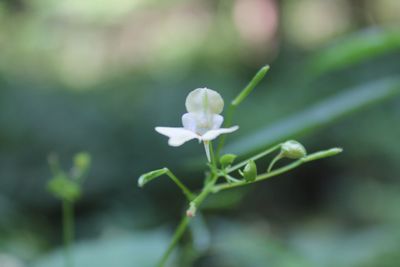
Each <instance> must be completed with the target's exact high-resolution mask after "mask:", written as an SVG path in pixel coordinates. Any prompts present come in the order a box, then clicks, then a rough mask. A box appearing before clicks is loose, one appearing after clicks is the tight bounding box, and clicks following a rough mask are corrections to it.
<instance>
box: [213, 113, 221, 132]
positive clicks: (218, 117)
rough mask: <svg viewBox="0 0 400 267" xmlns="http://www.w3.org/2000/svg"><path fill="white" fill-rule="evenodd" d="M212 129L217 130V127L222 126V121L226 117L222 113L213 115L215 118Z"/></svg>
mask: <svg viewBox="0 0 400 267" xmlns="http://www.w3.org/2000/svg"><path fill="white" fill-rule="evenodd" d="M212 121H213V122H212V124H213V125H212V129H213V130H216V129H219V128H220V127H221V125H222V123H223V122H224V117H222V116H221V115H218V114H216V115H213V118H212Z"/></svg>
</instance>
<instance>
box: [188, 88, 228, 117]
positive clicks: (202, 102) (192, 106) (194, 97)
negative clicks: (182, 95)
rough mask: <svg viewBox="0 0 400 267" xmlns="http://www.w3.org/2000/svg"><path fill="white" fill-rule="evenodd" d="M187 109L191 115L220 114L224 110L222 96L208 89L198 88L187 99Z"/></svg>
mask: <svg viewBox="0 0 400 267" xmlns="http://www.w3.org/2000/svg"><path fill="white" fill-rule="evenodd" d="M185 105H186V109H187V111H188V112H191V113H198V112H200V113H211V114H219V113H221V112H222V110H223V108H224V100H223V99H222V97H221V95H220V94H219V93H217V92H216V91H214V90H211V89H208V88H197V89H195V90H193V91H192V92H190V93H189V95H188V96H187V97H186V103H185Z"/></svg>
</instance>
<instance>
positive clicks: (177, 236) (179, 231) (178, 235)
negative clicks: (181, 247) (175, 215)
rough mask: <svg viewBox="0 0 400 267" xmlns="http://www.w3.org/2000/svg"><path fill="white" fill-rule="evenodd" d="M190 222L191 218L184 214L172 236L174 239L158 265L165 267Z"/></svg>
mask: <svg viewBox="0 0 400 267" xmlns="http://www.w3.org/2000/svg"><path fill="white" fill-rule="evenodd" d="M189 222H190V218H189V217H187V216H184V217H183V218H182V220H181V222H180V223H179V225H178V227H177V228H176V230H175V233H174V236H173V237H172V241H171V243H170V244H169V246H168V248H167V250H166V251H165V252H164V254H163V256H162V258H161V260H160V262H159V263H158V265H157V266H158V267H163V266H165V264H166V263H167V260H168V258H169V256H170V255H171V253H172V251H173V250H174V248H175V247H176V245H177V244H178V241H179V240H180V239H181V238H182V236H183V234H184V233H185V231H186V229H187V227H188V225H189Z"/></svg>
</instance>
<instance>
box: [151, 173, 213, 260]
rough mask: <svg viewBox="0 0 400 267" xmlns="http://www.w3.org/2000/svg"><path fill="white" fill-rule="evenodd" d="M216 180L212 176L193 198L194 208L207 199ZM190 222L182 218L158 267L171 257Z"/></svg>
mask: <svg viewBox="0 0 400 267" xmlns="http://www.w3.org/2000/svg"><path fill="white" fill-rule="evenodd" d="M217 179H218V176H217V175H215V174H212V177H211V179H210V182H208V183H207V184H206V185H205V186H204V188H203V190H202V191H201V193H200V194H199V195H198V196H197V197H196V198H195V199H193V201H192V202H191V203H193V204H194V205H195V206H196V208H198V207H200V205H201V203H202V202H203V201H204V200H205V199H206V198H207V196H208V195H209V194H210V193H211V191H212V189H213V187H214V185H215V183H216V181H217ZM189 222H190V218H189V217H187V216H185V217H183V218H182V220H181V222H180V223H179V225H178V227H177V228H176V230H175V233H174V236H173V238H172V241H171V243H170V244H169V246H168V248H167V250H166V251H165V253H164V254H163V256H162V258H161V260H160V262H159V263H158V265H157V266H158V267H164V266H165V264H166V262H167V260H168V258H169V256H170V255H171V253H172V251H173V250H174V248H175V247H176V246H177V244H178V242H179V240H180V239H181V238H182V236H183V234H184V233H185V231H186V229H187V227H188V225H189Z"/></svg>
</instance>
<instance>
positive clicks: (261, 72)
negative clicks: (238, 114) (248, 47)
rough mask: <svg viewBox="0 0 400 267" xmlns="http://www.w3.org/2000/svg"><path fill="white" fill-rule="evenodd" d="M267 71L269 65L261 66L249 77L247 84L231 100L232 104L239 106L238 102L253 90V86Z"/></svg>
mask: <svg viewBox="0 0 400 267" xmlns="http://www.w3.org/2000/svg"><path fill="white" fill-rule="evenodd" d="M268 71H269V66H268V65H266V66H264V67H262V68H261V69H260V70H259V71H258V72H257V73H256V75H254V77H253V78H252V79H251V81H250V82H249V83H248V84H247V86H246V87H245V88H244V89H243V90H242V91H241V92H240V93H239V94H238V95H237V96H236V97H235V99H234V100H233V101H232V106H235V107H237V106H239V104H240V103H242V101H243V100H244V99H245V98H246V97H247V96H248V95H249V94H250V93H251V92H252V91H253V90H254V88H255V87H256V86H257V85H258V84H259V83H260V82H261V80H262V79H263V78H264V76H265V74H267V72H268Z"/></svg>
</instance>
